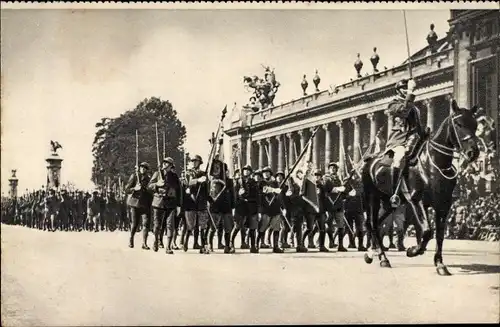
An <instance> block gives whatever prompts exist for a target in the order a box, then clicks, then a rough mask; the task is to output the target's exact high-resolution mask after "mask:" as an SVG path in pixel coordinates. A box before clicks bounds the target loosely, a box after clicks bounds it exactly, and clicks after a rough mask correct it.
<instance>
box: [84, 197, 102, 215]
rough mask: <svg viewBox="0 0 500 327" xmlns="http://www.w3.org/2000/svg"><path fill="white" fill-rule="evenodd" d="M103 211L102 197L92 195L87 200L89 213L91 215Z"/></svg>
mask: <svg viewBox="0 0 500 327" xmlns="http://www.w3.org/2000/svg"><path fill="white" fill-rule="evenodd" d="M100 213H101V199H100V197H98V196H95V197H94V198H92V197H90V198H88V200H87V214H88V215H89V216H91V217H94V216H97V215H98V214H100Z"/></svg>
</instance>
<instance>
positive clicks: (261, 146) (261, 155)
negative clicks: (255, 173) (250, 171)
mask: <svg viewBox="0 0 500 327" xmlns="http://www.w3.org/2000/svg"><path fill="white" fill-rule="evenodd" d="M258 144H259V167H258V169H262V168H264V156H265V153H264V152H265V150H264V147H265V146H266V145H265V144H264V140H263V139H262V140H259V141H258Z"/></svg>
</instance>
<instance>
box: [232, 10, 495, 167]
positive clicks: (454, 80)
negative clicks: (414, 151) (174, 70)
mask: <svg viewBox="0 0 500 327" xmlns="http://www.w3.org/2000/svg"><path fill="white" fill-rule="evenodd" d="M450 16H451V17H450V20H449V21H448V22H449V24H450V30H449V31H448V33H447V35H446V36H445V37H443V38H441V39H436V38H432V37H428V38H427V40H428V42H429V45H428V46H427V47H425V48H424V49H422V50H420V51H418V52H416V53H415V54H413V55H412V56H411V65H412V72H413V78H414V79H415V80H416V83H417V91H416V103H417V106H418V107H419V108H420V110H421V114H422V120H423V123H424V124H426V125H427V126H429V127H430V128H431V130H435V129H436V128H437V127H438V126H439V124H440V123H441V122H442V121H443V120H444V119H445V118H446V116H447V115H448V114H449V103H448V100H449V97H453V98H454V99H456V100H457V102H458V104H459V106H461V107H466V108H471V107H472V106H473V105H474V104H478V105H479V106H481V107H483V108H484V109H486V113H487V115H489V116H490V117H492V118H493V119H494V120H495V127H496V126H498V120H499V112H498V105H499V90H498V89H499V66H500V56H499V52H500V48H499V45H500V27H499V25H500V15H499V14H498V11H497V10H451V12H450ZM432 28H433V26H432V27H431V29H432ZM431 33H432V31H431V32H430V33H429V34H430V35H431ZM366 66H367V65H365V67H366ZM371 70H372V71H373V72H372V73H371V74H369V75H368V76H364V77H360V78H357V79H356V80H352V81H350V82H348V83H345V84H342V85H337V86H335V88H332V89H330V90H324V91H320V92H315V93H313V94H310V95H307V96H304V97H302V98H300V99H298V100H293V101H290V102H287V103H283V104H281V105H278V106H272V107H269V108H266V109H263V110H260V111H258V112H253V111H251V110H250V111H245V110H243V111H242V113H241V115H240V116H239V117H231V121H230V122H228V124H226V127H225V133H226V135H227V136H228V138H229V146H230V153H231V157H232V165H230V166H231V169H232V170H234V169H236V168H238V167H239V166H243V165H245V164H251V165H252V167H258V168H262V167H264V166H267V165H269V166H270V167H271V168H272V169H273V170H274V171H276V170H281V171H284V170H285V169H286V168H288V167H291V166H292V165H293V163H294V162H295V159H296V156H297V155H298V154H299V153H300V151H301V149H302V148H303V147H304V145H305V142H307V140H308V136H309V135H310V134H311V132H312V131H313V130H314V129H315V128H316V127H317V126H320V129H319V131H318V133H317V135H316V137H315V138H314V143H313V164H314V165H315V166H316V168H317V169H321V170H323V171H324V169H325V166H326V165H327V163H328V162H330V161H338V162H339V163H340V165H341V166H344V165H345V164H346V161H347V160H349V161H352V162H357V161H358V160H359V159H360V158H361V155H362V153H364V151H365V150H366V149H367V148H368V147H369V146H370V144H372V143H373V142H374V141H375V137H376V133H377V131H378V130H379V129H382V133H381V137H382V138H384V139H387V135H388V131H389V130H390V127H391V126H388V124H390V123H389V120H388V119H387V112H386V111H385V110H386V109H387V105H388V104H389V102H390V101H391V100H392V99H393V98H394V96H395V91H394V85H395V84H396V82H397V81H399V80H401V79H402V78H408V77H409V71H408V65H407V63H406V62H404V63H402V64H401V65H398V66H395V67H392V68H385V67H384V69H380V70H379V71H376V70H375V69H374V68H371ZM496 129H497V130H498V128H497V127H496ZM498 134H499V133H497V132H495V131H494V132H493V135H492V137H493V138H494V140H495V146H496V148H497V149H498V144H499V135H498ZM344 153H345V155H343V154H344Z"/></svg>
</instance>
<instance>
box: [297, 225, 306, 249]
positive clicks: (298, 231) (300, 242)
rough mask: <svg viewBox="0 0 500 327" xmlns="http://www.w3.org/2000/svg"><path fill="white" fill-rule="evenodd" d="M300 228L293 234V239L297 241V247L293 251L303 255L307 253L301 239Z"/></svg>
mask: <svg viewBox="0 0 500 327" xmlns="http://www.w3.org/2000/svg"><path fill="white" fill-rule="evenodd" d="M301 227H302V226H300V227H299V228H297V230H296V232H295V237H296V239H297V247H296V248H295V250H296V251H297V252H301V253H305V252H307V248H306V247H305V246H304V239H303V237H302V228H301Z"/></svg>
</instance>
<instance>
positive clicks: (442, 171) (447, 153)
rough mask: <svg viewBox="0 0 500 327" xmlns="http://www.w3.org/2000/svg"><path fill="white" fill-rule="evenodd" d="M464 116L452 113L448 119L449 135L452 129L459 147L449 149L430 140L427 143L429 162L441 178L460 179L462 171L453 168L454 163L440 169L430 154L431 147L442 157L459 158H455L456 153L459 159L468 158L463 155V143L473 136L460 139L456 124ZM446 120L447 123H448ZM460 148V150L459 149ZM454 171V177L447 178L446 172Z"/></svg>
mask: <svg viewBox="0 0 500 327" xmlns="http://www.w3.org/2000/svg"><path fill="white" fill-rule="evenodd" d="M461 116H462V114H458V115H456V116H454V115H453V113H451V115H450V116H448V117H447V118H446V120H449V121H450V123H449V124H448V135H449V134H450V132H451V131H450V129H451V130H452V131H453V134H454V135H455V139H456V140H457V143H458V144H457V145H456V146H454V147H448V146H446V145H443V144H441V143H438V142H436V141H434V140H432V139H431V140H429V141H428V142H427V147H426V151H427V156H428V158H429V162H430V164H431V165H432V166H433V167H434V168H436V169H437V171H438V172H439V173H440V174H441V176H443V177H444V178H446V179H448V180H452V179H456V178H457V177H458V175H459V174H460V171H459V170H458V169H457V168H455V166H453V163H451V164H450V166H449V167H448V168H440V167H439V166H438V165H437V164H436V163H435V162H434V160H432V156H431V155H430V152H429V147H430V148H432V149H433V150H435V151H437V152H439V153H441V154H442V155H444V156H446V157H453V158H457V157H455V153H458V155H459V156H458V158H460V157H462V156H463V157H466V156H465V154H464V153H463V143H464V142H466V141H468V140H469V139H471V138H472V136H471V135H466V136H464V137H463V138H460V137H459V133H458V130H457V127H456V123H455V120H456V119H458V118H460V117H461ZM446 120H445V121H446ZM444 125H445V124H442V125H441V127H440V128H439V129H438V130H437V132H436V135H439V134H440V133H441V131H442V129H443V126H444ZM457 148H458V149H457ZM450 170H451V171H452V174H453V175H452V176H447V175H446V174H445V172H446V171H450Z"/></svg>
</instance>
